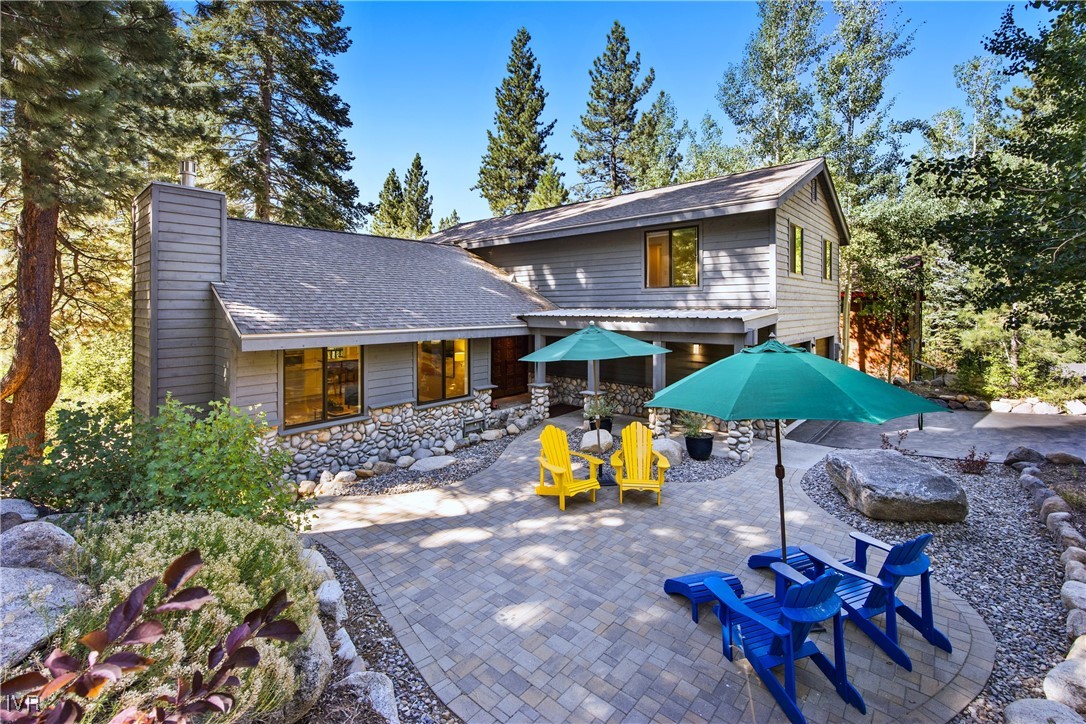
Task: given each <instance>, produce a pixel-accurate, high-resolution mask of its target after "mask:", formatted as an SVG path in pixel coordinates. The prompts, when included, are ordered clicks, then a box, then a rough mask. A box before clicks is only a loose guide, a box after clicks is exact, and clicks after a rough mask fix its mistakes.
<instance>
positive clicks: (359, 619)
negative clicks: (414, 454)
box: [302, 441, 500, 724]
mask: <svg viewBox="0 0 1086 724" xmlns="http://www.w3.org/2000/svg"><path fill="white" fill-rule="evenodd" d="M498 442H500V441H498ZM315 547H316V548H317V549H318V550H320V552H321V554H322V555H323V556H324V557H325V559H326V560H327V561H328V565H329V566H331V567H332V570H333V571H334V572H335V574H336V580H338V581H339V584H340V585H341V586H342V587H343V594H344V600H345V601H346V604H347V618H346V620H345V621H344V624H343V625H344V627H345V628H346V629H347V633H349V634H350V635H351V641H353V642H354V645H355V647H356V648H357V649H358V655H359V656H361V657H362V658H363V659H365V661H366V667H367V669H369V670H370V671H379V672H381V673H383V674H386V675H387V676H388V677H389V678H390V679H392V685H393V687H394V688H395V691H396V710H397V713H398V714H399V715H400V721H401V722H412V723H415V722H417V723H418V724H434V723H436V722H441V723H442V724H453V723H456V722H461V721H462V720H461V719H460V717H458V716H456V714H453V713H452V711H450V710H449V708H448V707H447V706H445V704H444V703H442V701H441V699H439V698H438V697H437V695H436V694H434V692H433V691H432V690H431V689H430V687H429V686H427V684H426V681H425V680H424V679H423V678H422V674H421V673H419V670H418V668H417V667H416V666H415V664H414V663H413V662H412V661H411V658H410V657H409V656H408V655H407V652H406V651H404V650H403V647H402V646H400V642H399V641H398V640H397V639H396V636H395V634H393V632H392V627H391V626H389V624H388V622H387V621H386V620H385V617H384V616H382V615H381V612H380V611H379V610H378V609H377V606H376V605H375V604H374V603H373V599H372V598H370V595H369V593H367V592H366V589H365V588H364V587H363V586H362V584H361V583H360V582H359V580H358V578H356V577H355V575H354V573H353V572H352V571H351V569H350V568H349V567H348V566H347V565H346V564H345V563H344V562H343V561H341V560H340V559H339V558H338V557H337V556H336V555H335V554H334V553H332V551H330V550H328V548H326V547H325V546H322V545H319V544H318V545H316V546H315ZM324 628H325V632H326V633H327V634H328V639H329V640H331V639H332V637H333V636H335V633H336V627H335V625H334V624H333V623H331V622H330V621H328V620H325V621H324ZM333 647H334V645H333ZM348 663H349V662H341V661H339V660H338V659H337V660H336V664H335V668H334V671H333V672H332V678H331V679H330V680H329V682H328V683H329V688H327V689H325V692H324V695H323V696H321V699H320V701H319V702H317V706H315V707H314V708H313V710H312V711H310V712H309V714H308V715H306V717H305V718H304V719H302V724H348V723H349V722H350V723H352V724H353V723H355V722H358V723H360V724H384V721H385V720H384V718H382V717H381V716H380V715H379V714H378V713H377V712H375V711H374V710H373V708H372V707H370V706H369V703H368V702H365V703H363V702H360V701H359V700H358V699H357V698H355V697H354V696H352V695H351V694H349V693H348V692H347V690H345V689H339V690H336V689H332V688H331V684H334V683H336V682H337V681H339V680H340V679H342V678H343V677H344V676H346V673H347V672H346V669H347V665H348Z"/></svg>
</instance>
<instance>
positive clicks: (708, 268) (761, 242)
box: [475, 212, 773, 308]
mask: <svg viewBox="0 0 1086 724" xmlns="http://www.w3.org/2000/svg"><path fill="white" fill-rule="evenodd" d="M769 219H770V215H769V213H768V212H758V213H751V214H741V215H735V216H722V217H717V218H713V219H705V220H702V221H700V222H698V224H697V225H698V226H699V232H698V233H699V237H698V241H699V256H700V261H701V265H700V269H699V273H700V278H699V282H700V283H699V285H698V286H697V287H676V288H666V289H646V288H645V232H647V231H651V230H653V229H658V228H676V225H670V226H665V227H656V226H653V227H647V226H646V227H643V228H639V229H625V230H621V231H611V232H604V233H599V234H586V235H583V236H575V237H566V238H562V239H554V240H544V241H531V242H524V243H520V244H509V245H503V246H495V247H490V248H486V249H479V250H477V251H476V252H475V253H477V254H479V255H480V256H481V257H483V258H484V259H486V260H487V261H489V262H491V263H492V264H495V265H497V266H499V267H501V268H503V269H505V270H507V271H509V272H510V273H513V274H515V275H516V278H517V281H519V282H521V283H524V284H528V285H529V286H532V287H534V288H535V289H536V290H537V291H538V292H539V293H541V294H543V295H544V296H545V297H547V298H548V299H550V300H551V301H552V302H554V303H555V304H557V305H559V306H564V307H631V308H654V307H680V308H681V307H702V308H751V307H771V306H772V304H773V285H772V282H771V279H770V273H771V271H772V266H771V264H772V262H771V258H772V257H771V249H772V240H771V238H770V233H769V229H770V221H769ZM679 226H681V225H679Z"/></svg>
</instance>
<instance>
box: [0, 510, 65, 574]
mask: <svg viewBox="0 0 1086 724" xmlns="http://www.w3.org/2000/svg"><path fill="white" fill-rule="evenodd" d="M74 547H75V538H72V536H70V535H69V534H68V533H67V532H66V531H65V530H64V529H62V528H59V527H57V526H55V525H53V524H52V523H46V522H43V521H40V520H33V521H30V522H29V523H23V524H22V525H19V526H16V527H14V528H11V529H9V530H6V531H4V532H3V533H0V566H3V567H4V568H13V567H14V568H40V569H41V570H43V571H52V572H53V573H60V572H61V570H62V568H63V567H64V564H65V561H66V560H67V558H68V556H69V554H70V552H71V550H72V548H74Z"/></svg>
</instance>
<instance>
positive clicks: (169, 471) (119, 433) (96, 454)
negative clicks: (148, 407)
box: [3, 398, 312, 526]
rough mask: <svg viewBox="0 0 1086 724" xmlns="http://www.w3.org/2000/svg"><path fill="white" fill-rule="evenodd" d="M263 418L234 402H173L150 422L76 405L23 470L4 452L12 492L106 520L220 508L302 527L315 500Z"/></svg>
mask: <svg viewBox="0 0 1086 724" xmlns="http://www.w3.org/2000/svg"><path fill="white" fill-rule="evenodd" d="M263 433H264V426H263V417H261V418H260V419H259V420H258V421H255V420H253V419H252V418H251V417H249V416H248V415H247V414H245V412H243V411H242V410H239V409H238V408H236V407H231V406H230V405H229V404H228V403H227V402H218V401H216V402H212V403H211V404H210V409H209V410H207V411H206V412H204V411H201V410H200V409H198V408H196V407H193V406H187V405H182V404H181V403H179V402H178V401H177V400H174V399H173V398H167V400H166V403H165V404H163V405H162V406H161V407H160V408H159V414H158V415H157V416H156V417H154V418H153V419H151V420H149V421H146V422H136V423H134V424H133V422H132V421H131V420H130V419H126V418H124V417H122V416H121V415H119V414H118V413H116V412H115V411H113V410H111V409H110V408H108V407H99V408H93V409H92V408H89V407H86V406H83V405H77V406H76V407H75V408H73V409H71V410H61V411H59V412H58V413H57V429H56V432H55V434H54V436H53V438H52V439H51V440H50V442H49V445H48V446H47V447H46V450H45V454H44V456H43V458H42V459H41V460H40V461H39V462H37V463H35V464H30V465H20V464H19V462H18V461H19V460H20V457H19V451H18V450H12V451H9V452H8V453H6V454H5V461H4V462H5V465H4V480H3V489H4V492H5V494H7V495H11V496H14V497H20V498H27V499H29V500H32V501H34V502H36V503H41V504H45V505H49V506H50V507H53V508H56V509H59V510H87V509H90V508H95V509H98V510H101V511H102V512H103V513H104V514H105V515H106V516H112V515H123V514H131V513H140V512H147V511H151V510H157V509H166V510H173V511H189V512H192V511H201V510H209V511H221V512H223V513H227V514H229V515H236V516H242V517H246V518H251V519H254V520H260V521H263V522H266V523H278V524H283V525H292V526H302V525H304V524H305V516H306V514H307V512H308V511H309V510H310V509H311V507H312V503H311V502H308V501H305V500H299V499H298V496H297V492H296V490H295V488H294V486H293V485H290V484H289V483H288V482H287V481H285V480H283V477H282V476H283V471H284V469H285V468H286V467H287V465H288V464H289V462H290V458H289V455H288V454H287V453H286V452H285V451H283V450H282V449H280V448H278V447H273V448H272V449H270V450H267V449H265V448H264V446H263V445H262V443H261V436H262V435H263Z"/></svg>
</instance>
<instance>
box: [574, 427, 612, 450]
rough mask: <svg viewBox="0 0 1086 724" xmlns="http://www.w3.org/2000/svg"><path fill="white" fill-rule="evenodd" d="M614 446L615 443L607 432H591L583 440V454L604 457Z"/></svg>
mask: <svg viewBox="0 0 1086 724" xmlns="http://www.w3.org/2000/svg"><path fill="white" fill-rule="evenodd" d="M614 446H615V441H614V439H613V438H612V437H611V433H609V432H607V431H606V430H590V431H588V432H586V433H585V434H584V437H582V438H581V452H586V453H595V454H599V455H602V454H603V453H605V452H607V451H608V450H610V449H611V448H613V447H614Z"/></svg>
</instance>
